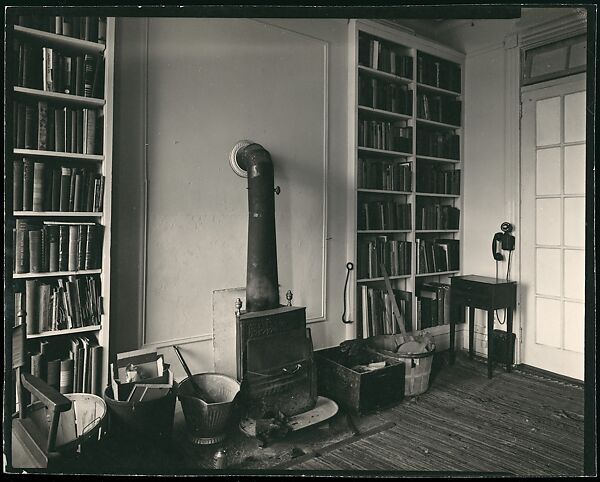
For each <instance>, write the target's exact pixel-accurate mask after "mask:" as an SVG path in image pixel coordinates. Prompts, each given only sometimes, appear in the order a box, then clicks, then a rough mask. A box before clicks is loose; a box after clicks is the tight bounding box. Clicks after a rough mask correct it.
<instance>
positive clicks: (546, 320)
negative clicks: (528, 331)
mask: <svg viewBox="0 0 600 482" xmlns="http://www.w3.org/2000/svg"><path fill="white" fill-rule="evenodd" d="M560 305H561V302H560V301H558V300H550V299H548V298H536V303H535V307H536V310H535V342H536V343H538V344H540V345H547V346H554V347H556V348H560V346H561V339H562V320H561V318H562V310H561V306H560Z"/></svg>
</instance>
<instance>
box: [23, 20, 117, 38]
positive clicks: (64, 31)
mask: <svg viewBox="0 0 600 482" xmlns="http://www.w3.org/2000/svg"><path fill="white" fill-rule="evenodd" d="M16 23H17V25H20V26H21V27H29V28H34V29H37V30H43V31H45V32H50V33H55V34H58V35H65V36H67V37H73V38H77V39H81V40H88V41H90V42H98V43H100V44H106V17H98V16H93V15H92V16H72V15H19V17H18V19H17V22H16Z"/></svg>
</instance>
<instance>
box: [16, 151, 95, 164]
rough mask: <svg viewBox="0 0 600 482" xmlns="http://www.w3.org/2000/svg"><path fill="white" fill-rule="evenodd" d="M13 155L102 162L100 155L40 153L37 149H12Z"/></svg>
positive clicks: (56, 152)
mask: <svg viewBox="0 0 600 482" xmlns="http://www.w3.org/2000/svg"><path fill="white" fill-rule="evenodd" d="M13 154H16V155H20V156H33V157H48V158H51V159H71V160H77V161H89V162H102V161H104V156H103V155H101V154H80V153H77V152H58V151H41V150H38V149H13Z"/></svg>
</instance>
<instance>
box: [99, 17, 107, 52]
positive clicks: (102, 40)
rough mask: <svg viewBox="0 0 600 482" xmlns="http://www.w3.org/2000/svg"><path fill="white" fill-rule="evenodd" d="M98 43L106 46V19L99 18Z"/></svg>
mask: <svg viewBox="0 0 600 482" xmlns="http://www.w3.org/2000/svg"><path fill="white" fill-rule="evenodd" d="M98 43H99V44H102V45H106V17H99V18H98Z"/></svg>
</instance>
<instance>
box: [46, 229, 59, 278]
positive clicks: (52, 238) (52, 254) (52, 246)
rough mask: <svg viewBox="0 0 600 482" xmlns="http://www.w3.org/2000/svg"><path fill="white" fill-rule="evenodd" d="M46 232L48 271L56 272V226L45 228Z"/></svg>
mask: <svg viewBox="0 0 600 482" xmlns="http://www.w3.org/2000/svg"><path fill="white" fill-rule="evenodd" d="M47 231H48V246H49V247H48V271H50V272H54V271H58V267H59V262H58V258H59V255H58V253H59V246H58V245H59V243H58V226H56V225H55V226H47Z"/></svg>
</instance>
